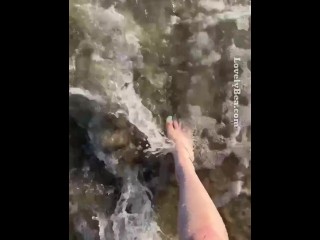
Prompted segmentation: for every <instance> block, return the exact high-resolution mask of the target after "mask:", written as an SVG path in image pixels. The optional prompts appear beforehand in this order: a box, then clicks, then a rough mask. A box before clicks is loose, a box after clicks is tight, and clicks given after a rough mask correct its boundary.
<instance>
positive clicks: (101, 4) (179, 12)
mask: <svg viewBox="0 0 320 240" xmlns="http://www.w3.org/2000/svg"><path fill="white" fill-rule="evenodd" d="M69 6H70V10H69V76H70V77H69V85H70V90H69V98H70V105H69V112H70V114H69V115H70V118H69V119H70V121H69V122H70V133H69V139H70V141H69V145H70V153H69V158H70V161H69V166H70V180H69V199H70V204H69V205H70V231H69V232H70V237H69V238H71V239H88V240H89V239H100V240H105V239H121V240H122V239H123V240H125V239H176V238H177V232H176V214H177V213H176V209H177V202H178V199H177V192H178V189H177V186H176V183H175V180H174V172H173V169H172V159H171V158H170V156H168V155H167V153H168V152H170V150H171V148H172V145H171V144H170V141H169V140H168V139H167V138H166V136H165V133H164V121H165V118H166V117H167V116H168V115H169V114H170V115H173V114H176V115H177V116H178V117H179V118H180V119H182V120H183V121H184V122H186V123H188V124H189V125H190V126H191V127H192V128H193V130H194V141H195V155H196V156H195V157H196V161H195V167H196V169H197V173H198V175H199V177H200V179H201V181H202V182H203V184H204V185H205V187H206V189H207V190H208V192H209V194H210V196H212V199H213V201H214V202H215V204H216V205H217V206H218V207H219V211H220V212H221V214H222V216H223V218H224V220H225V222H226V225H227V228H228V232H229V235H230V239H249V238H251V234H250V226H251V225H250V224H251V223H250V222H251V217H250V203H251V198H250V196H251V180H250V176H251V174H250V165H251V158H250V148H251V136H250V134H251V115H250V111H251V107H250V106H251V74H250V73H251V65H250V64H251V50H250V31H251V29H250V25H251V23H250V21H251V18H250V14H251V13H250V6H249V2H248V1H244V0H243V1H233V0H229V1H214V0H200V1H191V0H189V1H187V0H185V1H183V0H179V1H178V0H176V1H173V0H126V1H125V0H122V1H121V0H119V1H115V0H99V1H98V0H96V1H93V0H69ZM234 58H240V59H241V61H239V62H238V66H237V69H238V71H239V79H241V82H240V83H239V86H241V92H242V93H241V95H240V97H239V106H238V111H239V124H240V128H239V129H235V128H234V127H233V124H232V121H233V117H234V106H233V105H234V102H233V94H232V93H233V87H232V84H234V81H233V80H234V75H235V68H236V67H235V66H234Z"/></svg>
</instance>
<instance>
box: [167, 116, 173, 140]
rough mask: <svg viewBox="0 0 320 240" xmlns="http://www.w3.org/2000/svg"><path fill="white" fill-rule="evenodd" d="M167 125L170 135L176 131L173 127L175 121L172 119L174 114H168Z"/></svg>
mask: <svg viewBox="0 0 320 240" xmlns="http://www.w3.org/2000/svg"><path fill="white" fill-rule="evenodd" d="M166 126H167V133H168V135H169V136H170V135H172V133H173V132H174V127H173V121H172V116H168V117H167V120H166Z"/></svg>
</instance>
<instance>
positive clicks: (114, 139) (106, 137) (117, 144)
mask: <svg viewBox="0 0 320 240" xmlns="http://www.w3.org/2000/svg"><path fill="white" fill-rule="evenodd" d="M129 142H130V133H129V132H128V131H127V130H125V129H121V130H116V131H114V132H110V131H108V130H106V131H105V132H104V133H103V134H102V137H101V145H102V148H103V149H107V150H109V151H112V150H115V149H118V148H123V147H125V146H127V145H128V144H129Z"/></svg>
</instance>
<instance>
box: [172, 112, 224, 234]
mask: <svg viewBox="0 0 320 240" xmlns="http://www.w3.org/2000/svg"><path fill="white" fill-rule="evenodd" d="M166 127H167V135H168V137H169V138H170V139H172V140H173V142H174V143H175V151H174V159H175V169H176V177H177V181H178V184H179V214H178V232H179V238H180V239H181V240H203V239H206V240H211V239H212V240H228V234H227V231H226V228H225V225H224V223H223V220H222V218H221V216H220V214H219V212H218V210H217V208H216V207H215V205H214V203H213V202H212V200H211V198H210V196H209V194H208V193H207V191H206V190H205V188H204V186H203V185H202V183H201V181H200V179H199V178H198V176H197V174H196V172H195V169H194V166H193V163H192V162H193V159H194V155H193V142H192V136H191V132H190V131H187V130H184V129H183V128H182V126H181V124H180V123H178V122H177V121H175V120H172V117H171V116H169V117H168V118H167V125H166Z"/></svg>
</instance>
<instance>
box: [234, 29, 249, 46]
mask: <svg viewBox="0 0 320 240" xmlns="http://www.w3.org/2000/svg"><path fill="white" fill-rule="evenodd" d="M234 44H235V45H236V46H237V47H239V48H244V49H250V48H251V36H250V33H249V32H248V31H245V30H239V31H236V34H235V36H234Z"/></svg>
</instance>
